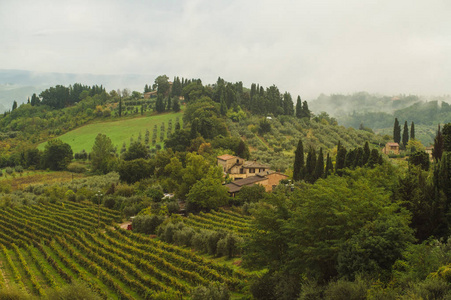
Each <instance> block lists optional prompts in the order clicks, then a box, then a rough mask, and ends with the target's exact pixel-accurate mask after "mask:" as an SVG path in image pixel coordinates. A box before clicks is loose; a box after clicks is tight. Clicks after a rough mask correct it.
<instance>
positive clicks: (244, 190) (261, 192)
mask: <svg viewBox="0 0 451 300" xmlns="http://www.w3.org/2000/svg"><path fill="white" fill-rule="evenodd" d="M265 196H266V190H265V187H264V186H263V185H261V184H254V185H251V186H247V185H245V186H243V187H241V189H240V192H239V193H238V194H237V195H236V196H235V198H233V202H234V203H235V204H236V205H242V204H244V203H246V202H247V203H257V202H258V201H260V200H262V199H264V198H265Z"/></svg>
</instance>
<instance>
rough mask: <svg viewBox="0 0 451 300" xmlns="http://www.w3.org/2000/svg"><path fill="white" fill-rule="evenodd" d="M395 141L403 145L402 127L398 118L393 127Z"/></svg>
mask: <svg viewBox="0 0 451 300" xmlns="http://www.w3.org/2000/svg"><path fill="white" fill-rule="evenodd" d="M393 140H394V141H395V143H398V144H399V145H401V125H399V122H398V118H395V124H394V125H393Z"/></svg>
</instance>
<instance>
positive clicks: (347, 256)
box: [338, 214, 414, 279]
mask: <svg viewBox="0 0 451 300" xmlns="http://www.w3.org/2000/svg"><path fill="white" fill-rule="evenodd" d="M412 242H414V238H413V230H412V229H411V228H410V227H409V218H408V216H407V215H401V214H398V215H382V216H381V217H379V218H377V219H376V220H374V221H373V222H370V223H367V224H366V225H365V226H364V227H363V228H362V229H361V230H360V231H359V232H358V233H356V234H355V235H353V236H352V237H351V238H350V239H349V240H347V241H346V243H345V244H344V246H343V248H342V250H341V251H340V253H339V254H338V272H339V274H340V277H344V278H349V279H354V278H355V277H356V275H357V274H367V275H371V276H380V278H382V279H388V278H389V277H390V273H391V266H392V265H393V264H394V263H395V261H396V260H398V259H400V258H401V257H402V255H401V254H402V252H403V251H404V250H405V249H406V248H407V247H408V246H409V245H410V244H411V243H412Z"/></svg>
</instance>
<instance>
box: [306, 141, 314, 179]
mask: <svg viewBox="0 0 451 300" xmlns="http://www.w3.org/2000/svg"><path fill="white" fill-rule="evenodd" d="M315 168H316V151H315V149H314V148H313V147H310V149H309V151H308V154H307V159H306V161H305V181H307V182H310V183H314V182H315Z"/></svg>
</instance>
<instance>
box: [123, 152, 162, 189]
mask: <svg viewBox="0 0 451 300" xmlns="http://www.w3.org/2000/svg"><path fill="white" fill-rule="evenodd" d="M154 170H155V166H153V165H152V164H151V163H150V162H149V161H147V160H145V159H143V158H140V159H135V160H131V161H123V162H121V163H120V164H119V167H118V172H119V179H120V180H121V181H125V182H127V183H128V184H133V183H135V182H137V181H140V180H141V179H144V178H149V177H150V176H151V175H152V174H153V172H154Z"/></svg>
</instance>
